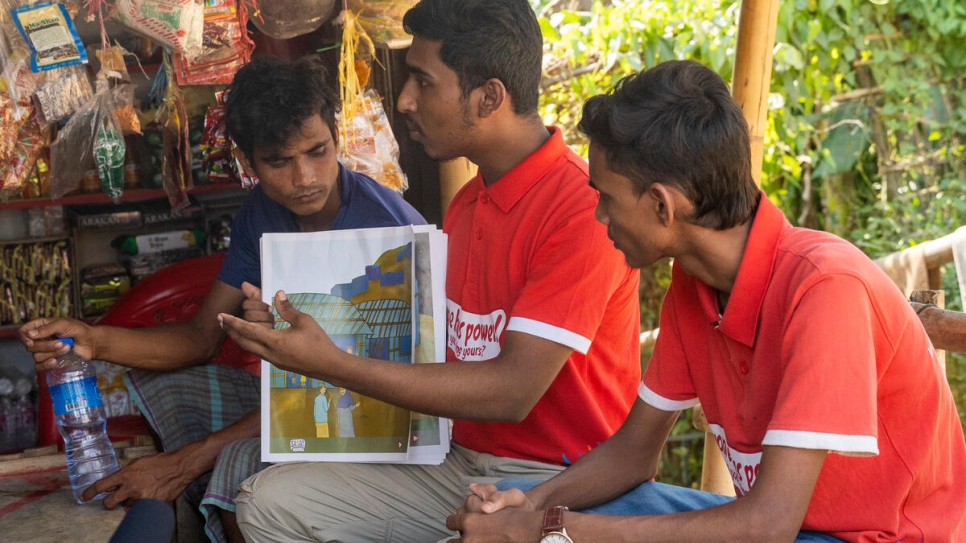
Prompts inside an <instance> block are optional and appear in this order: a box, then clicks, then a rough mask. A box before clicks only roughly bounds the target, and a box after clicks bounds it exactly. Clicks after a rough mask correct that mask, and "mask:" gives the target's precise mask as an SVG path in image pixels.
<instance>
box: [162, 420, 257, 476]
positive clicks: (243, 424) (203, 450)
mask: <svg viewBox="0 0 966 543" xmlns="http://www.w3.org/2000/svg"><path fill="white" fill-rule="evenodd" d="M259 435H261V408H256V409H255V410H253V411H251V412H250V413H248V414H247V415H245V416H244V417H242V419H241V420H239V421H238V422H235V423H234V424H232V425H230V426H226V427H225V428H222V429H221V430H218V431H217V432H213V433H211V434H210V435H209V436H208V437H206V438H205V439H202V440H201V441H196V442H194V443H189V444H188V445H185V446H183V447H181V448H180V449H177V450H175V451H172V454H173V455H174V456H176V457H177V458H178V462H179V466H180V468H181V469H182V471H183V473H184V474H185V475H186V476H187V477H188V478H189V480H192V481H193V480H195V479H197V478H198V477H200V476H201V475H203V474H205V473H207V472H209V471H211V470H212V469H214V467H215V461H216V460H217V459H218V455H219V454H221V451H223V450H224V449H225V447H227V446H228V445H229V444H231V443H234V442H235V441H239V440H242V439H250V438H254V437H258V436H259Z"/></svg>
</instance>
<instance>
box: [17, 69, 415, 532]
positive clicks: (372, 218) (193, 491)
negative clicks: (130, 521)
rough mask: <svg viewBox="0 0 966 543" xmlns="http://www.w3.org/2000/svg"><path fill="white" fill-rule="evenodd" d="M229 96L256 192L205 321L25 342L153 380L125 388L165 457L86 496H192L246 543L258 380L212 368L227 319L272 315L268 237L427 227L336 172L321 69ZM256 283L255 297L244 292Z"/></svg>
mask: <svg viewBox="0 0 966 543" xmlns="http://www.w3.org/2000/svg"><path fill="white" fill-rule="evenodd" d="M226 92H227V99H226V103H225V114H226V129H227V132H228V134H229V136H231V138H232V139H233V140H234V141H235V143H236V145H237V146H238V159H239V162H240V163H241V164H242V167H243V169H244V170H245V172H246V173H247V174H249V175H252V176H255V177H257V178H258V179H259V184H258V186H256V187H255V188H254V189H253V190H252V192H251V194H249V196H248V198H247V199H246V200H245V202H244V203H243V205H242V206H241V208H240V209H239V210H238V213H237V214H236V216H235V220H234V223H233V225H232V237H231V246H230V248H229V250H228V255H227V257H226V258H225V263H224V265H223V267H222V270H221V272H220V274H219V276H218V280H217V281H215V283H214V284H213V285H212V287H211V290H210V291H209V292H208V296H207V297H206V298H205V301H204V302H203V303H202V305H201V307H200V308H199V310H198V312H197V314H195V316H194V317H193V318H192V319H191V320H189V321H186V322H181V323H169V324H163V325H159V326H154V327H150V328H140V329H128V328H115V327H107V326H90V325H87V324H85V323H83V322H81V321H77V320H73V319H38V320H35V321H32V322H29V323H27V324H25V325H24V326H22V327H21V329H20V331H19V338H20V340H21V342H23V344H24V345H25V346H26V348H27V350H28V351H30V352H31V353H33V356H34V360H35V361H36V367H37V371H44V370H47V369H49V368H50V367H51V366H52V365H53V364H54V357H56V356H58V355H61V354H64V353H65V352H67V350H68V349H69V348H68V347H67V346H66V345H65V344H64V343H63V342H61V341H60V340H59V339H58V338H61V337H73V338H74V341H75V347H74V350H75V352H77V353H79V354H80V355H81V356H84V357H85V358H88V359H91V358H96V359H99V360H105V361H108V362H113V363H116V364H120V365H123V366H127V367H130V368H135V369H138V370H141V369H143V370H149V371H143V372H142V371H135V372H132V373H131V374H129V379H128V385H129V388H130V389H131V392H132V395H133V396H134V397H135V401H139V403H140V402H143V403H144V404H147V405H140V407H142V412H143V413H146V414H147V416H148V419H149V422H150V423H151V425H152V427H153V428H154V429H155V431H156V432H157V433H158V434H159V437H161V440H162V443H163V445H164V448H165V452H164V453H162V454H159V455H156V456H153V457H147V458H142V459H139V460H137V461H135V462H132V463H131V464H130V465H129V466H127V467H126V468H125V469H122V470H121V471H119V472H117V473H115V474H113V475H111V476H108V477H105V478H104V479H101V480H100V481H98V482H96V483H94V484H93V485H91V487H90V488H88V490H87V492H86V493H85V495H84V497H85V498H87V499H89V498H92V497H93V496H95V495H97V494H99V493H101V492H105V491H111V492H112V493H111V494H110V495H108V496H107V497H106V498H105V499H104V505H105V507H107V508H109V509H110V508H114V507H117V506H118V505H131V504H133V503H134V502H136V501H137V500H139V499H142V498H157V499H160V500H163V501H166V502H172V501H174V500H175V499H177V497H178V496H179V495H180V494H181V493H182V492H185V495H186V497H187V498H188V499H189V501H192V502H193V503H199V502H200V503H201V506H202V513H203V514H204V515H205V517H206V519H207V523H206V532H207V533H208V536H209V537H210V538H211V539H212V540H213V541H216V542H217V541H224V540H226V539H227V540H229V541H234V540H238V541H241V540H242V539H241V534H240V532H238V530H237V525H235V521H234V511H235V503H234V498H235V487H236V486H237V484H238V483H239V482H241V481H242V480H244V479H245V478H247V477H248V476H249V475H251V474H253V473H255V472H256V471H258V470H260V469H261V468H262V467H263V464H261V463H260V462H259V447H258V444H259V443H258V439H257V438H258V436H259V434H260V409H259V395H258V391H259V386H258V377H256V376H252V375H249V374H247V373H245V372H242V371H240V370H235V369H234V368H229V367H227V366H222V365H212V364H207V362H208V361H209V360H211V358H212V357H213V356H214V355H215V354H217V352H218V350H219V348H220V347H221V344H222V343H223V341H224V339H225V332H224V331H223V330H222V329H221V328H220V327H219V325H218V320H217V318H216V317H217V315H218V314H219V313H229V314H234V315H243V314H246V312H247V311H248V310H249V309H251V308H255V307H257V308H258V309H262V308H263V307H264V304H262V302H261V300H260V299H259V298H258V295H257V290H258V289H257V288H256V287H259V286H260V285H261V271H260V259H259V240H260V239H261V236H262V234H264V233H266V232H314V231H322V230H340V229H349V228H367V227H384V226H401V225H407V224H425V223H426V221H425V220H424V219H423V217H422V216H420V214H419V213H418V212H416V210H415V209H413V208H412V206H410V205H409V204H408V203H406V202H405V201H404V200H403V199H402V198H401V197H400V196H399V195H398V194H396V193H395V192H393V191H392V190H390V189H388V188H386V187H383V186H382V185H380V184H378V183H377V182H376V181H374V180H372V179H371V178H369V177H367V176H365V175H362V174H359V173H356V172H353V171H350V170H348V169H346V168H343V167H342V165H340V164H339V162H338V161H337V160H336V154H337V153H336V150H337V148H338V132H337V131H336V126H335V115H336V111H337V109H338V95H337V94H336V91H335V89H333V88H332V87H330V86H329V85H328V84H327V80H326V75H325V70H324V68H323V66H322V64H321V61H320V60H319V59H318V58H317V57H305V58H302V59H299V60H298V61H295V62H289V61H283V60H280V59H275V58H266V57H258V58H256V59H254V60H253V61H252V62H251V63H250V64H248V65H246V66H244V67H242V68H241V69H240V70H239V71H238V73H237V74H236V75H235V78H234V80H233V81H232V84H231V86H230V87H229V89H228V90H227V91H226ZM245 282H247V283H250V284H251V285H254V286H250V285H246V286H245V288H244V289H243V288H242V284H243V283H245ZM259 314H261V313H259ZM216 461H217V462H216ZM213 469H214V472H213V474H211V476H210V477H211V482H210V483H209V482H208V481H207V478H208V474H209V473H212V470H213Z"/></svg>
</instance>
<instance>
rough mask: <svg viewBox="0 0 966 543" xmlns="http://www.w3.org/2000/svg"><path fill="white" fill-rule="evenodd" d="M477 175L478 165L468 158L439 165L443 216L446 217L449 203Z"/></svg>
mask: <svg viewBox="0 0 966 543" xmlns="http://www.w3.org/2000/svg"><path fill="white" fill-rule="evenodd" d="M474 175H476V164H473V163H472V162H470V161H469V160H467V159H466V158H457V159H454V160H448V161H446V162H440V163H439V202H440V206H441V207H442V210H441V211H442V215H441V216H443V217H445V216H446V210H447V209H448V208H449V203H450V202H452V201H453V197H454V196H456V193H457V192H458V191H459V190H460V188H462V187H463V185H465V184H466V182H467V181H469V180H470V179H473V176H474Z"/></svg>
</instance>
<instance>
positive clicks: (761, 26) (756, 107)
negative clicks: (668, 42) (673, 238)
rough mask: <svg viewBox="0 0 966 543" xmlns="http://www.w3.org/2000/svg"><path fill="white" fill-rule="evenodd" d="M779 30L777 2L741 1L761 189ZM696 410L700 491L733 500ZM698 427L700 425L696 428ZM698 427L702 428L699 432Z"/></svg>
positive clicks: (739, 54) (743, 91)
mask: <svg viewBox="0 0 966 543" xmlns="http://www.w3.org/2000/svg"><path fill="white" fill-rule="evenodd" d="M777 28H778V0H742V2H741V12H740V14H739V16H738V44H737V46H736V48H735V49H736V50H735V71H734V77H733V79H732V82H731V93H732V95H733V96H734V98H735V101H736V102H738V105H740V106H741V110H742V111H743V112H744V114H745V120H746V121H747V122H748V133H749V136H750V140H751V174H752V176H753V177H754V178H755V183H757V184H758V185H759V186H761V163H762V157H763V155H764V152H765V147H764V137H765V126H766V122H767V119H768V93H769V91H770V90H771V65H772V50H773V49H774V47H775V31H776V29H777ZM699 407H700V406H698V407H697V408H695V411H696V413H693V414H692V417H693V419H697V420H698V421H701V422H703V424H701V422H698V423H696V424H695V426H697V427H698V428H699V429H703V430H705V433H704V465H703V467H702V470H701V489H702V490H706V491H708V492H715V493H717V494H725V495H728V496H734V495H735V490H734V483H732V481H731V473H730V472H729V471H728V466H727V465H726V464H725V461H724V457H723V456H722V455H721V451H719V450H718V446H717V444H716V443H715V439H714V434H712V433H711V432H709V431H707V421H706V420H704V419H703V412H702V411H701V410H700V409H699ZM699 424H701V425H700V426H699ZM701 426H704V428H702V427H701Z"/></svg>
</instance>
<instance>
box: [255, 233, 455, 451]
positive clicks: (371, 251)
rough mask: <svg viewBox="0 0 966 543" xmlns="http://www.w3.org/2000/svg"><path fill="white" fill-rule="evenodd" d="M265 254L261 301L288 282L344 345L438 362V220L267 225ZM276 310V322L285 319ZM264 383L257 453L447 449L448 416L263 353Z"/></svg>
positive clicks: (304, 307)
mask: <svg viewBox="0 0 966 543" xmlns="http://www.w3.org/2000/svg"><path fill="white" fill-rule="evenodd" d="M261 254H262V259H261V265H262V299H263V300H264V301H265V302H266V303H267V304H269V305H271V304H272V303H273V301H274V296H275V293H276V292H278V291H279V290H282V291H285V293H286V295H287V297H288V300H289V301H290V302H291V303H292V305H293V306H294V307H295V308H296V309H298V310H299V311H301V312H303V313H306V314H308V315H309V316H311V317H312V318H313V319H314V320H315V322H316V323H318V325H319V326H320V327H321V328H322V329H323V330H324V331H325V333H326V334H327V335H328V336H329V338H330V339H331V340H332V342H333V343H334V344H335V345H336V346H338V347H339V348H340V349H342V350H344V351H346V352H349V353H352V354H354V355H358V356H362V357H367V358H374V359H380V360H386V361H390V362H393V363H399V364H433V363H437V362H443V361H444V360H445V357H446V322H445V316H446V298H445V280H446V235H445V234H443V232H442V231H440V230H438V229H437V228H436V227H435V226H432V225H429V226H400V227H393V228H370V229H359V230H334V231H328V232H304V233H286V234H265V235H264V236H262V240H261ZM273 309H274V308H273ZM275 315H276V319H275V328H276V329H284V328H288V327H289V326H290V324H289V323H288V322H286V321H285V320H284V319H282V318H280V317H278V313H277V312H276V313H275ZM324 365H325V361H324V360H319V366H320V367H324ZM261 386H262V438H261V439H262V446H261V449H262V461H263V462H286V461H332V462H393V463H402V464H439V463H441V462H442V461H443V457H444V456H445V455H446V453H447V452H449V421H448V420H447V419H442V418H439V417H431V416H427V415H423V414H420V413H414V412H411V411H410V410H408V409H403V408H401V407H397V406H393V405H390V404H388V403H385V402H382V401H379V400H377V399H374V398H369V397H366V396H362V395H360V394H358V393H357V392H355V391H352V390H349V389H346V388H344V387H341V386H339V385H338V384H336V383H329V382H326V381H324V380H320V379H316V378H312V377H307V376H305V375H300V374H298V373H294V372H290V371H286V370H283V369H281V368H278V367H276V366H275V365H273V364H272V363H271V362H269V361H267V360H263V361H262V373H261Z"/></svg>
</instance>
